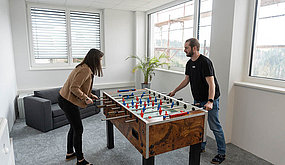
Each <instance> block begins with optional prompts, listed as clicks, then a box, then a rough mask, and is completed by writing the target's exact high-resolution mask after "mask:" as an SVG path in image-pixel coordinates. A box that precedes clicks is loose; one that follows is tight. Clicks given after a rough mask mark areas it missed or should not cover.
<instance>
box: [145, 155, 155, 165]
mask: <svg viewBox="0 0 285 165" xmlns="http://www.w3.org/2000/svg"><path fill="white" fill-rule="evenodd" d="M142 165H154V156H152V157H150V158H148V159H145V158H144V157H143V156H142Z"/></svg>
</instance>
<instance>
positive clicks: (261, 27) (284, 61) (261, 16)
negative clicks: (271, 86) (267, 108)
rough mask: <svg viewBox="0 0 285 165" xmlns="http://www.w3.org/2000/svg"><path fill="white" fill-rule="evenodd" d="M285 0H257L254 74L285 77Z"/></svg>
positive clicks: (261, 76)
mask: <svg viewBox="0 0 285 165" xmlns="http://www.w3.org/2000/svg"><path fill="white" fill-rule="evenodd" d="M284 29H285V1H284V0H257V3H256V15H255V26H254V35H253V42H252V43H253V44H252V54H251V63H250V64H251V65H250V73H249V75H250V76H251V77H259V78H265V79H276V80H285V30H284Z"/></svg>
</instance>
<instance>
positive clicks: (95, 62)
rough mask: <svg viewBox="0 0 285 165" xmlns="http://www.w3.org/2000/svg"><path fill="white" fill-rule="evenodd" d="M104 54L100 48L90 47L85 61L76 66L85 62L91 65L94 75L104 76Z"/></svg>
mask: <svg viewBox="0 0 285 165" xmlns="http://www.w3.org/2000/svg"><path fill="white" fill-rule="evenodd" d="M103 56H104V53H103V52H101V51H100V50H98V49H94V48H92V49H90V50H89V52H88V53H87V54H86V56H85V57H84V59H83V61H82V62H81V63H80V64H78V65H77V66H76V68H77V67H78V66H81V65H83V64H86V65H88V66H89V68H90V69H91V70H92V72H93V76H94V75H95V76H98V77H102V76H103V71H102V64H101V57H103Z"/></svg>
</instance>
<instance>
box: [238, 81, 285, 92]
mask: <svg viewBox="0 0 285 165" xmlns="http://www.w3.org/2000/svg"><path fill="white" fill-rule="evenodd" d="M234 85H235V86H240V87H247V88H252V89H258V90H263V91H267V92H274V93H280V94H285V88H281V87H274V86H269V85H262V84H256V83H248V82H234Z"/></svg>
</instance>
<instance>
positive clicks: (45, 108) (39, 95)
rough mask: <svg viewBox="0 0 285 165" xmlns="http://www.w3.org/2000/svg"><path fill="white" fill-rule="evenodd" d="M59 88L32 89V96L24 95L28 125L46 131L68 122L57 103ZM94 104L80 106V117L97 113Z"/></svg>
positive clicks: (97, 93)
mask: <svg viewBox="0 0 285 165" xmlns="http://www.w3.org/2000/svg"><path fill="white" fill-rule="evenodd" d="M59 90H60V88H53V89H47V90H39V91H34V95H33V96H27V97H24V108H25V118H26V124H27V125H28V126H30V127H32V128H35V129H37V130H40V131H42V132H47V131H50V130H52V129H55V128H58V127H61V126H63V125H66V124H68V123H69V122H68V120H67V119H66V117H65V115H64V112H63V110H61V108H60V107H59V105H58V101H57V98H58V96H59ZM92 93H93V94H96V95H97V96H98V97H99V96H100V90H92ZM96 104H97V103H94V104H93V105H88V107H86V108H80V114H81V118H86V117H88V116H91V115H94V114H97V113H99V112H100V109H99V108H97V106H96Z"/></svg>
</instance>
